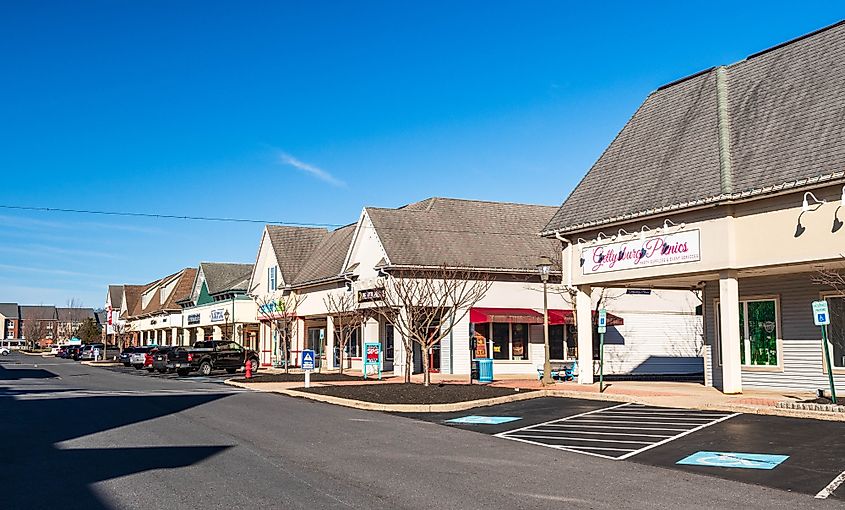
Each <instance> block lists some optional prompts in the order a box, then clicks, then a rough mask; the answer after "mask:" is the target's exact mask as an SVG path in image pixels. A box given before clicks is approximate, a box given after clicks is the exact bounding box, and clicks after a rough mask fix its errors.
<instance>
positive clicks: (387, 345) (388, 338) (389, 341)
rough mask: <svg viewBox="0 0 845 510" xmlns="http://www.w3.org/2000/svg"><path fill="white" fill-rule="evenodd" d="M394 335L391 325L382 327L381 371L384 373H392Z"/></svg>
mask: <svg viewBox="0 0 845 510" xmlns="http://www.w3.org/2000/svg"><path fill="white" fill-rule="evenodd" d="M395 334H396V332H395V330H394V328H393V324H385V325H384V345H382V349H383V350H384V368H383V370H384V371H385V372H392V371H393V345H394V344H393V341H394V335H395Z"/></svg>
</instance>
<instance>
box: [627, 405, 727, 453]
mask: <svg viewBox="0 0 845 510" xmlns="http://www.w3.org/2000/svg"><path fill="white" fill-rule="evenodd" d="M740 414H742V413H733V414H731V415H728V416H725V417H724V418H720V419H718V420H713V421H712V422H710V423H705V424H704V425H699V426H698V427H695V428H694V429H689V430H687V431H686V432H683V433H681V434H678V435H676V436H673V437H670V438H667V439H664V440H663V441H658V442H657V443H654V444H652V445H648V446H646V447H645V448H640V449H639V450H635V451H633V452H631V453H627V454H625V455H623V456H621V457H619V460H624V459H627V458H630V457H633V456H634V455H637V454H638V453H642V452H644V451H646V450H651V449H652V448H657V447H658V446H660V445H663V444H666V443H668V442H669V441H674V440H675V439H678V438H681V437H684V436H687V435H689V434H692V433H693V432H698V431H699V430H701V429H705V428H707V427H709V426H711V425H715V424H717V423H721V422H723V421H725V420H728V419H730V418H733V417H734V416H739V415H740Z"/></svg>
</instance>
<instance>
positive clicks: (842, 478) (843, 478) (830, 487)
mask: <svg viewBox="0 0 845 510" xmlns="http://www.w3.org/2000/svg"><path fill="white" fill-rule="evenodd" d="M842 482H845V471H843V472H841V473H839V476H837V477H836V478H834V479H833V480H832V481H831V482H830V483H829V484H827V487H825V488H824V489H822V490H820V491H819V493H818V494H816V499H827V497H828V496H830V495H831V494H833V493H834V491H836V489H838V488H839V486H840V485H842Z"/></svg>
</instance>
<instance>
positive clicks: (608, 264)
mask: <svg viewBox="0 0 845 510" xmlns="http://www.w3.org/2000/svg"><path fill="white" fill-rule="evenodd" d="M581 253H582V256H581V259H582V270H583V273H584V274H585V275H589V274H595V273H607V272H610V271H623V270H625V269H638V268H641V267H650V266H663V265H668V264H681V263H684V262H697V261H699V260H701V241H700V236H699V231H698V230H697V229H696V230H683V231H680V232H674V233H672V234H665V235H657V236H652V237H647V238H645V239H638V238H637V239H633V240H631V241H624V242H618V243H610V244H604V245H599V246H591V247H589V248H586V249H584V250H583V251H582V252H581Z"/></svg>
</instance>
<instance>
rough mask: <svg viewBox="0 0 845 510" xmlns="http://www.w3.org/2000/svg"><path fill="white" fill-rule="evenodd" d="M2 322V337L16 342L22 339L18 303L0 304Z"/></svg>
mask: <svg viewBox="0 0 845 510" xmlns="http://www.w3.org/2000/svg"><path fill="white" fill-rule="evenodd" d="M0 321H2V324H0V326H2V328H3V329H2V331H0V336H2V338H3V339H5V340H14V339H17V338H20V335H21V333H20V321H21V317H20V312H19V311H18V304H17V303H0Z"/></svg>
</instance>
